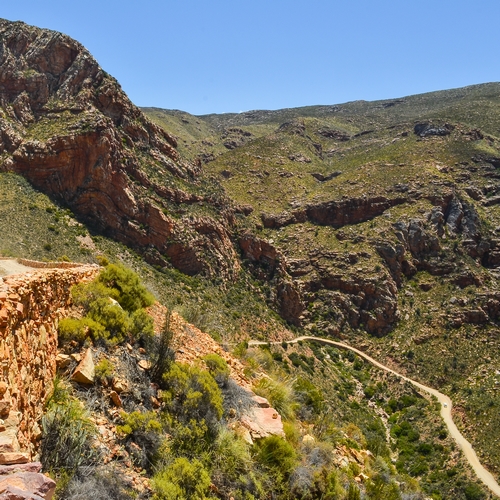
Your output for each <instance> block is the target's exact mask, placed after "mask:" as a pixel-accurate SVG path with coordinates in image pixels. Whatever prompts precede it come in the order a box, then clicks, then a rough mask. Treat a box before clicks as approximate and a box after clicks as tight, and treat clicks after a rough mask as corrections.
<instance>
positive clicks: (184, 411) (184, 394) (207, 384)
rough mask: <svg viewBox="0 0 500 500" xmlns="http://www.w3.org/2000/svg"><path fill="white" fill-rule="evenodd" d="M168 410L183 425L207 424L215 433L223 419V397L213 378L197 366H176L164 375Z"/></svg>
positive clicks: (164, 398)
mask: <svg viewBox="0 0 500 500" xmlns="http://www.w3.org/2000/svg"><path fill="white" fill-rule="evenodd" d="M163 381H164V384H165V387H166V390H165V391H163V400H164V402H165V409H166V410H167V411H169V412H170V413H171V415H172V416H173V418H174V419H175V420H177V421H179V422H180V423H182V424H187V423H189V422H190V421H192V420H194V421H197V422H202V421H203V422H205V423H206V425H207V428H208V430H209V431H210V433H212V434H213V435H215V434H216V430H217V425H218V422H219V420H220V419H221V417H222V412H223V409H222V395H221V391H220V389H219V386H218V385H217V383H216V382H215V380H214V378H213V377H212V375H210V373H209V372H208V371H206V370H201V369H200V368H198V367H197V366H189V365H184V364H179V363H173V364H172V366H171V367H170V370H169V371H168V372H167V373H166V374H165V375H164V376H163Z"/></svg>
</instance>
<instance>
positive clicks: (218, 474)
mask: <svg viewBox="0 0 500 500" xmlns="http://www.w3.org/2000/svg"><path fill="white" fill-rule="evenodd" d="M211 464H212V481H213V482H214V483H215V485H216V486H217V489H218V490H219V492H222V493H223V496H224V497H225V498H230V497H231V496H233V497H234V496H235V495H234V492H235V491H240V492H242V491H248V490H251V491H252V492H254V493H256V492H257V490H258V489H259V485H258V482H257V480H256V479H255V477H254V475H253V473H252V466H253V462H252V458H251V456H250V450H249V446H248V444H247V443H246V442H245V441H243V439H242V438H241V437H239V436H238V435H237V434H235V433H234V432H233V431H230V430H229V429H227V428H225V427H224V428H222V429H221V431H220V433H219V435H218V436H217V439H216V441H215V444H214V448H213V451H212V459H211Z"/></svg>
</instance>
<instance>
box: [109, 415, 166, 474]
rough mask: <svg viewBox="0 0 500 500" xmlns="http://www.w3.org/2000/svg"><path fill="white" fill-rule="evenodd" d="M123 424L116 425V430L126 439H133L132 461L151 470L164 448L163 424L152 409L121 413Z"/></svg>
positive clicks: (128, 440)
mask: <svg viewBox="0 0 500 500" xmlns="http://www.w3.org/2000/svg"><path fill="white" fill-rule="evenodd" d="M121 417H122V419H123V425H118V426H117V427H116V431H117V432H118V433H119V434H122V435H124V436H125V438H126V441H127V442H130V441H133V442H134V443H135V444H136V447H135V448H133V449H131V451H132V453H131V455H132V459H133V460H134V462H135V463H136V464H137V465H139V466H140V467H142V468H143V469H146V470H148V471H152V470H153V467H155V465H156V464H157V463H158V461H159V460H160V458H161V456H162V452H163V451H164V449H165V438H164V432H163V429H164V425H163V423H162V422H161V421H160V420H159V419H158V415H157V414H156V413H155V412H154V411H150V412H140V411H134V412H132V413H128V414H127V413H125V412H123V413H122V414H121Z"/></svg>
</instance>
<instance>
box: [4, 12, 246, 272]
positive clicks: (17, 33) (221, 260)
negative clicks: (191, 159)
mask: <svg viewBox="0 0 500 500" xmlns="http://www.w3.org/2000/svg"><path fill="white" fill-rule="evenodd" d="M0 65H1V67H2V72H1V74H0V107H1V110H0V147H2V149H3V150H4V151H5V152H7V153H8V155H6V156H4V157H3V159H2V161H1V163H0V170H4V171H13V172H16V173H19V174H22V175H23V176H25V177H26V178H27V179H28V180H29V181H30V182H31V183H32V184H33V185H34V186H35V187H37V188H38V189H40V190H42V191H44V192H45V193H47V194H49V195H51V196H53V197H55V198H56V199H58V200H60V201H62V202H63V203H64V204H66V205H67V206H69V207H70V208H71V209H72V210H73V211H74V212H75V213H77V214H78V215H79V216H80V217H82V218H84V219H85V220H87V221H88V222H89V223H91V224H92V225H93V226H94V227H95V228H96V229H98V230H99V231H101V232H104V233H106V234H108V235H110V236H111V237H113V238H115V239H117V240H119V241H121V242H123V243H126V244H128V245H130V246H132V247H135V248H136V249H138V250H140V251H142V252H143V253H144V254H145V256H146V258H147V259H148V260H149V261H150V262H152V263H155V264H158V265H165V263H166V262H167V261H170V262H171V263H172V264H173V265H174V266H175V267H177V268H179V269H180V270H181V271H183V272H185V273H188V274H195V273H205V274H207V275H210V274H218V275H222V276H223V277H227V278H228V277H231V276H232V275H234V273H235V272H237V270H238V265H237V261H236V256H235V253H234V249H233V246H232V244H231V241H230V239H229V233H228V230H227V229H226V226H230V225H231V224H230V222H231V213H228V214H227V215H228V217H225V214H226V212H225V211H224V210H220V208H221V207H220V206H219V205H220V201H217V202H215V201H214V199H213V198H212V197H211V196H206V195H204V194H203V192H201V191H200V189H199V188H198V184H199V175H200V168H201V167H200V165H199V164H196V163H188V162H184V161H182V160H181V159H180V158H179V155H178V153H177V151H176V149H175V147H176V141H175V139H174V138H173V137H172V136H170V135H169V134H167V133H166V132H165V131H163V130H162V129H161V128H159V127H158V126H156V125H155V124H153V123H152V122H150V121H149V120H148V119H147V118H146V117H145V116H144V115H143V114H142V112H141V111H140V110H139V109H138V108H137V107H136V106H134V105H133V104H132V103H131V102H130V100H129V99H128V98H127V96H126V95H125V93H124V92H123V91H122V90H121V88H120V86H119V85H118V83H117V82H116V80H114V79H113V78H112V77H110V76H109V75H108V74H107V73H105V72H104V71H103V70H102V69H101V68H100V67H99V65H98V64H97V62H96V61H95V60H94V59H93V58H92V56H91V55H90V54H89V52H88V51H87V50H86V49H85V48H84V47H83V46H82V45H80V44H79V43H78V42H76V41H74V40H72V39H71V38H69V37H67V36H65V35H62V34H61V33H57V32H54V31H49V30H42V29H38V28H34V27H31V26H28V25H26V24H24V23H20V22H16V23H12V22H9V21H6V20H0ZM181 185H182V186H186V187H187V190H186V189H181V188H180V186H181ZM152 193H153V194H152ZM193 203H197V204H201V205H205V206H207V211H208V212H213V213H217V219H218V220H221V219H222V220H223V222H224V224H220V223H219V222H217V221H216V220H215V219H214V218H212V217H210V216H204V217H189V218H188V217H186V218H183V219H180V220H179V219H178V218H175V217H173V216H172V215H171V211H172V210H174V211H179V207H180V206H182V205H183V204H188V205H190V204H193ZM215 203H217V206H215Z"/></svg>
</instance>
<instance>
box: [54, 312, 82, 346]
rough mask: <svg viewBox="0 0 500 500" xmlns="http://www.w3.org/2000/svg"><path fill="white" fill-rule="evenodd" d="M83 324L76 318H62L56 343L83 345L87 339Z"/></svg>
mask: <svg viewBox="0 0 500 500" xmlns="http://www.w3.org/2000/svg"><path fill="white" fill-rule="evenodd" d="M87 331H88V330H87V328H86V327H85V322H84V321H82V320H81V319H76V318H63V319H61V320H60V321H59V329H58V342H59V344H61V342H70V341H72V340H75V341H76V342H78V343H80V344H83V342H84V341H85V338H86V337H87Z"/></svg>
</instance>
